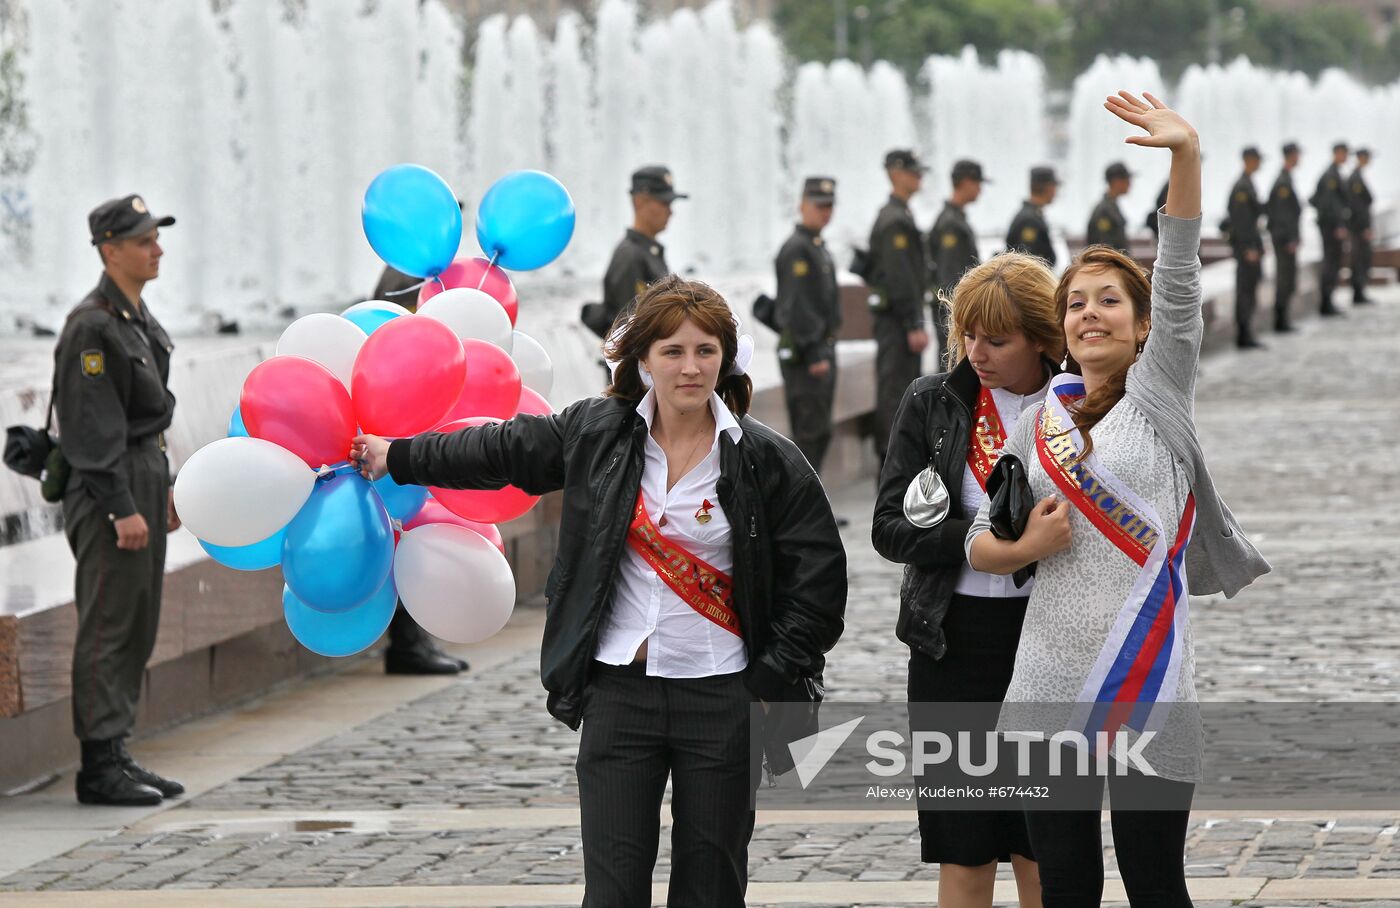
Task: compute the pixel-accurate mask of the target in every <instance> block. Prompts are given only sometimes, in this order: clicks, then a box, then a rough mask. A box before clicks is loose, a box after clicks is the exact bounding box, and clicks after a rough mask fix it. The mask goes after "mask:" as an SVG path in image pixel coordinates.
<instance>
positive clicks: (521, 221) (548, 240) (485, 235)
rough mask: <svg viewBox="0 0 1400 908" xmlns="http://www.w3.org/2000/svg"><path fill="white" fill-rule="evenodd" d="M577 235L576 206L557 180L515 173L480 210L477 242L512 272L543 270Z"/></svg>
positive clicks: (527, 172)
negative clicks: (575, 234) (575, 224)
mask: <svg viewBox="0 0 1400 908" xmlns="http://www.w3.org/2000/svg"><path fill="white" fill-rule="evenodd" d="M573 235H574V200H573V199H571V198H569V191H568V190H567V189H565V188H564V184H563V183H560V182H559V181H558V180H556V179H555V178H554V177H552V176H550V175H549V174H547V173H544V172H542V171H539V170H517V171H515V172H514V173H508V174H506V175H505V176H503V177H501V178H500V179H499V180H497V181H496V182H495V183H494V184H493V185H492V186H491V188H490V189H488V190H486V195H484V196H482V198H481V204H480V205H478V206H477V207H476V241H477V242H478V243H480V244H481V248H482V249H483V250H484V251H485V252H486V254H487V255H488V256H489V255H495V256H496V264H497V265H500V266H501V267H502V268H505V269H506V270H508V271H532V270H534V269H536V268H543V267H544V266H545V265H548V264H549V263H550V262H552V261H554V260H555V259H557V258H558V257H559V253H561V252H563V251H564V247H565V246H567V245H569V239H570V238H571V237H572V236H573Z"/></svg>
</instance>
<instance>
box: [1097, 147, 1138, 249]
mask: <svg viewBox="0 0 1400 908" xmlns="http://www.w3.org/2000/svg"><path fill="white" fill-rule="evenodd" d="M1103 178H1104V180H1106V181H1107V182H1108V190H1107V191H1106V192H1105V193H1104V195H1103V198H1101V199H1099V204H1097V205H1095V206H1094V212H1093V214H1091V215H1089V229H1088V231H1086V236H1085V242H1086V243H1087V244H1088V245H1090V246H1094V245H1099V244H1102V245H1104V246H1112V247H1113V248H1114V249H1117V250H1119V251H1120V252H1125V253H1129V254H1131V253H1132V247H1131V246H1130V245H1129V243H1128V220H1127V218H1125V217H1123V211H1122V209H1120V208H1119V207H1118V199H1119V198H1120V197H1121V196H1125V195H1127V194H1128V190H1129V189H1131V188H1132V185H1133V175H1132V174H1131V173H1129V172H1128V168H1127V167H1126V166H1125V165H1124V164H1123V162H1121V161H1114V162H1113V163H1112V164H1110V165H1108V169H1106V170H1105V171H1104V172H1103Z"/></svg>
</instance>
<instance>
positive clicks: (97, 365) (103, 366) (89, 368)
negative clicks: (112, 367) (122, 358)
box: [78, 350, 107, 378]
mask: <svg viewBox="0 0 1400 908" xmlns="http://www.w3.org/2000/svg"><path fill="white" fill-rule="evenodd" d="M78 359H79V361H80V362H81V363H82V366H83V374H84V375H86V376H87V377H89V378H97V377H99V376H101V375H102V373H104V372H106V371H107V362H106V360H105V359H104V357H103V356H102V351H101V350H84V351H83V352H82V353H79V354H78Z"/></svg>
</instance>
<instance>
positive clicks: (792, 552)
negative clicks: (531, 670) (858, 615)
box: [389, 397, 846, 729]
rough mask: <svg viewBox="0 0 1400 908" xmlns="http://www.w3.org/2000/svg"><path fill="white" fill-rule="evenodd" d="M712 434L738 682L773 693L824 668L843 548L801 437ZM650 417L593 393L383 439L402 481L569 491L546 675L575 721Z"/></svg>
mask: <svg viewBox="0 0 1400 908" xmlns="http://www.w3.org/2000/svg"><path fill="white" fill-rule="evenodd" d="M739 426H740V428H742V429H743V436H742V437H741V439H740V441H739V442H738V443H735V442H734V441H733V440H732V439H731V438H730V436H729V434H728V433H720V480H719V484H718V487H717V491H718V493H719V502H720V506H721V507H722V508H724V512H725V514H726V516H728V518H729V521H730V524H731V525H732V526H733V528H734V536H733V542H734V567H733V572H732V574H733V579H734V607H735V611H736V612H738V615H739V624H740V627H741V628H743V632H744V648H745V650H746V651H747V654H748V660H749V665H748V668H747V669H746V670H745V674H744V681H745V683H746V685H747V686H748V689H749V690H750V692H752V693H753V694H754V695H755V696H757V697H760V698H762V699H764V700H769V701H781V700H791V699H800V698H795V697H794V696H793V689H794V688H795V687H798V686H800V685H801V683H802V679H804V678H814V677H817V676H819V675H820V673H821V670H822V667H823V666H824V665H825V661H826V660H825V656H824V654H825V653H826V652H827V650H829V649H831V647H832V646H834V645H835V644H836V641H837V638H839V637H840V636H841V631H842V629H843V626H844V624H843V616H844V614H845V610H846V552H845V549H844V548H843V547H842V544H841V537H840V534H839V533H838V532H837V529H836V521H835V518H834V517H833V516H832V514H831V505H830V503H829V502H828V501H827V497H826V492H825V490H824V489H823V488H822V485H821V482H820V481H819V480H818V479H817V475H816V474H815V473H814V472H813V471H812V468H811V467H810V466H808V464H807V461H806V460H805V459H804V458H803V457H802V455H801V453H799V452H798V450H797V447H796V446H795V445H793V444H792V442H790V441H788V440H787V439H786V438H783V437H782V436H781V435H779V434H778V433H776V432H774V431H773V430H772V429H769V428H768V427H767V426H765V425H763V424H762V423H760V422H758V421H757V420H755V419H753V418H751V417H748V416H745V417H742V418H741V419H740V420H739ZM645 440H646V423H645V422H644V421H643V420H642V418H641V417H640V416H638V415H637V404H636V402H635V401H626V400H620V399H617V398H606V397H604V398H589V399H586V400H581V401H578V402H576V403H574V404H572V405H571V406H569V407H568V408H567V409H565V410H564V411H563V412H562V413H559V414H556V415H554V416H517V417H516V418H514V419H511V420H508V421H506V422H503V423H498V424H494V425H487V426H480V427H478V428H471V429H463V430H461V431H459V432H452V433H447V434H439V433H431V432H429V433H424V434H422V435H419V436H417V437H415V438H412V439H400V440H398V441H395V442H393V444H391V445H390V448H389V471H390V473H391V474H392V475H393V477H394V480H395V481H396V482H399V483H416V484H420V485H436V486H442V487H444V488H458V489H464V488H474V489H493V488H500V487H502V486H504V485H507V484H511V485H515V486H517V487H519V488H521V489H523V490H525V491H526V492H529V493H530V494H532V495H541V494H543V493H545V492H552V491H555V490H558V489H562V490H563V493H564V494H563V514H562V516H561V518H560V524H559V546H558V551H557V553H556V555H555V560H554V569H553V570H552V571H551V572H550V576H549V583H548V586H547V588H546V590H545V595H546V597H547V598H548V605H547V607H546V613H545V627H544V639H543V641H542V643H541V649H540V678H541V680H542V681H543V683H544V686H545V689H546V690H548V691H549V699H548V708H549V712H550V714H551V715H553V716H554V717H555V718H557V719H558V720H559V721H561V722H563V723H565V724H566V725H568V726H569V727H570V728H574V729H577V728H578V726H579V722H580V720H581V718H582V715H581V714H582V707H583V690H584V687H585V686H586V684H587V683H588V671H589V666H590V663H591V662H592V659H593V654H594V653H595V652H596V651H597V648H598V634H599V631H600V630H601V624H600V620H601V619H602V617H603V614H604V610H605V609H607V608H608V606H609V604H610V602H611V600H612V588H613V583H614V580H615V578H616V577H617V567H618V562H619V559H621V558H622V556H623V550H624V549H625V547H626V545H627V542H626V535H627V527H628V524H629V522H630V521H631V518H632V509H633V507H634V506H635V504H636V501H637V492H638V491H639V490H640V488H641V482H642V468H643V466H644V465H645V454H644V451H645V448H644V445H645Z"/></svg>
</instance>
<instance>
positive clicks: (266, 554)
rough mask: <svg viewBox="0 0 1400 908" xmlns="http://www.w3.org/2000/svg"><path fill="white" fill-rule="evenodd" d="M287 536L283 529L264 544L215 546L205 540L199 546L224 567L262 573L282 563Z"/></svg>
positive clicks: (284, 528) (263, 542)
mask: <svg viewBox="0 0 1400 908" xmlns="http://www.w3.org/2000/svg"><path fill="white" fill-rule="evenodd" d="M286 535H287V528H286V527H283V528H282V529H280V530H278V531H277V532H275V533H273V534H272V535H271V536H269V537H267V538H266V539H264V540H263V541H262V542H255V543H253V544H252V545H237V546H228V545H214V544H213V543H212V542H205V541H204V540H203V539H201V540H199V545H200V547H201V548H203V549H204V551H206V552H208V553H209V557H210V558H213V559H214V560H215V561H217V562H219V564H222V565H223V566H224V567H231V568H233V569H234V570H235V571H261V570H265V569H267V568H270V567H276V566H277V565H279V564H281V563H282V540H283V538H285V537H286Z"/></svg>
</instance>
